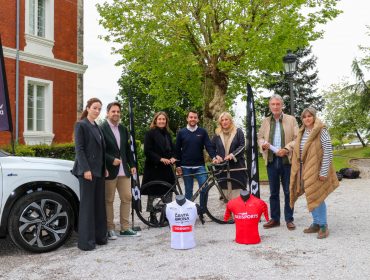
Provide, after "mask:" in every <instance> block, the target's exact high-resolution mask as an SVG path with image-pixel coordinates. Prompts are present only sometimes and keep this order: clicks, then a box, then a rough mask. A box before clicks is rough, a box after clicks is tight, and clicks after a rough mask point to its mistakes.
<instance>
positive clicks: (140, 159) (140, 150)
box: [136, 140, 145, 175]
mask: <svg viewBox="0 0 370 280" xmlns="http://www.w3.org/2000/svg"><path fill="white" fill-rule="evenodd" d="M136 154H137V164H138V167H137V168H138V173H139V174H140V175H143V173H144V163H145V154H144V146H143V145H142V144H141V142H140V141H139V140H136Z"/></svg>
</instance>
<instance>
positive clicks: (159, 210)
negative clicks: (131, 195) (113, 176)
mask: <svg viewBox="0 0 370 280" xmlns="http://www.w3.org/2000/svg"><path fill="white" fill-rule="evenodd" d="M155 187H160V188H161V189H168V191H167V192H166V193H165V194H163V195H161V196H155V198H154V199H153V203H152V205H153V207H150V208H151V209H150V210H149V209H147V203H148V199H149V196H148V195H141V205H142V207H141V209H140V208H139V205H135V212H136V215H137V216H138V217H139V219H140V220H141V221H142V222H143V223H144V224H146V225H148V226H150V227H165V226H167V225H168V222H167V220H166V219H165V216H164V215H165V214H166V213H164V211H163V210H164V206H165V205H166V203H169V202H171V201H172V200H173V199H174V195H173V193H175V195H177V194H178V191H177V190H176V188H174V187H173V186H172V185H171V184H170V183H168V182H165V181H151V182H148V183H146V184H144V185H143V186H142V187H141V192H142V193H145V190H150V189H151V188H155ZM148 210H149V211H148Z"/></svg>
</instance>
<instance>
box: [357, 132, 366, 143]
mask: <svg viewBox="0 0 370 280" xmlns="http://www.w3.org/2000/svg"><path fill="white" fill-rule="evenodd" d="M355 131H356V135H357V138H358V139H359V140H360V142H361V144H362V147H366V144H365V142H364V139H362V137H361V135H360V133H359V132H358V130H357V129H355Z"/></svg>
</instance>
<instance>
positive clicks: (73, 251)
mask: <svg viewBox="0 0 370 280" xmlns="http://www.w3.org/2000/svg"><path fill="white" fill-rule="evenodd" d="M261 198H262V199H263V200H265V201H268V186H262V192H261ZM369 198H370V179H355V180H348V179H347V180H346V179H344V180H343V181H342V182H341V186H340V187H339V188H338V189H337V190H336V191H335V192H334V193H333V194H331V195H330V196H329V198H328V199H327V206H328V223H329V229H330V236H329V238H327V239H324V240H318V239H316V235H315V234H314V235H308V234H303V232H302V230H303V229H304V228H305V227H306V226H308V225H309V224H310V221H311V216H310V214H309V213H308V211H307V208H306V203H305V199H304V198H301V199H299V200H298V203H297V206H296V209H295V223H296V226H297V229H296V230H295V231H288V230H287V229H286V227H285V224H282V226H280V227H279V228H274V229H269V230H265V229H263V228H262V223H260V225H259V226H260V234H261V238H262V242H261V243H260V244H258V245H240V244H236V243H235V242H233V239H234V234H235V229H234V225H218V224H215V223H213V222H210V221H207V222H206V224H205V225H201V224H200V223H199V222H198V223H197V225H196V241H197V247H196V248H194V249H191V250H184V251H177V250H172V249H170V233H169V230H168V228H161V229H148V228H146V227H144V225H143V224H141V223H139V222H137V224H139V225H141V227H142V236H141V237H137V238H128V237H126V238H123V237H122V238H118V240H115V241H110V242H109V243H108V245H106V246H98V248H97V249H96V250H95V251H91V252H82V251H80V250H79V249H77V247H76V235H73V236H72V238H71V239H70V240H69V241H68V242H67V244H66V245H65V246H63V247H62V248H60V249H58V250H57V251H54V252H50V253H46V254H41V255H35V254H30V253H27V252H24V251H21V250H19V249H17V248H16V247H15V246H14V245H12V243H11V242H10V240H9V239H3V240H0V279H45V278H46V277H47V278H51V279H246V278H250V279H284V280H285V279H294V280H296V279H370V266H369V263H370V234H369V229H370V219H369V215H368V213H369V212H370V203H369Z"/></svg>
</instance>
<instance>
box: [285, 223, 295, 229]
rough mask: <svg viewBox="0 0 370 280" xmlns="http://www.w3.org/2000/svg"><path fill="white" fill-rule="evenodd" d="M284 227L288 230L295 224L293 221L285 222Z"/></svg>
mask: <svg viewBox="0 0 370 280" xmlns="http://www.w3.org/2000/svg"><path fill="white" fill-rule="evenodd" d="M286 227H287V229H289V230H295V224H294V223H293V222H287V223H286Z"/></svg>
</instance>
